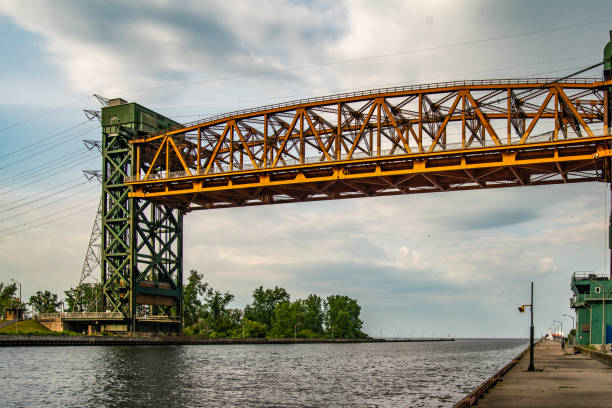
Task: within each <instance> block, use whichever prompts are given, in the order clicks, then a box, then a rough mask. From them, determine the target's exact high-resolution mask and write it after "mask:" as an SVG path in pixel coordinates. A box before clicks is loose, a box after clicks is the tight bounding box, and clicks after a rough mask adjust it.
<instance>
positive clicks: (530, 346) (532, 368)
mask: <svg viewBox="0 0 612 408" xmlns="http://www.w3.org/2000/svg"><path fill="white" fill-rule="evenodd" d="M525 307H529V309H530V311H531V326H529V368H527V371H535V367H534V366H533V282H531V303H530V304H528V305H522V306H519V308H518V309H519V312H521V313H523V312H524V311H525Z"/></svg>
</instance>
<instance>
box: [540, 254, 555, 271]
mask: <svg viewBox="0 0 612 408" xmlns="http://www.w3.org/2000/svg"><path fill="white" fill-rule="evenodd" d="M557 269H558V268H557V265H555V261H553V259H552V258H550V257H545V258H542V259H540V266H539V268H538V270H539V271H540V272H543V273H547V272H554V271H556V270H557Z"/></svg>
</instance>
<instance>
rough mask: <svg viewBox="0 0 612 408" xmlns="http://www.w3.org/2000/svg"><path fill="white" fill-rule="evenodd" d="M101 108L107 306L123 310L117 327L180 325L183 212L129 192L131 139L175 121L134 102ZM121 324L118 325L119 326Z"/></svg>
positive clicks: (115, 102)
mask: <svg viewBox="0 0 612 408" xmlns="http://www.w3.org/2000/svg"><path fill="white" fill-rule="evenodd" d="M110 102H112V104H110V105H109V106H108V107H104V108H103V109H102V211H101V212H102V265H101V269H102V272H101V284H102V292H103V301H104V306H105V310H106V311H107V312H111V313H118V312H119V313H122V315H123V316H124V317H125V321H124V322H123V324H122V325H119V326H114V327H115V330H120V331H121V330H124V331H127V330H131V331H150V330H154V331H160V330H161V331H180V330H181V321H182V320H181V315H182V282H183V277H182V239H183V226H182V217H183V213H182V211H180V210H177V209H174V208H170V207H168V206H165V205H163V204H156V203H152V202H150V201H146V200H140V199H134V198H130V197H128V193H129V186H127V185H126V184H125V183H124V180H125V179H126V177H127V175H129V174H131V171H132V168H131V166H132V162H133V158H132V148H131V146H130V144H129V141H130V140H131V139H134V138H137V137H143V136H145V135H147V134H148V133H151V132H152V131H157V130H159V129H163V128H165V127H168V126H170V125H176V122H173V121H171V120H169V119H167V118H165V117H163V116H161V115H158V114H156V113H155V112H152V111H150V110H148V109H146V108H144V107H142V106H140V105H138V104H134V103H132V104H127V103H125V101H119V100H113V101H110ZM117 327H119V328H117Z"/></svg>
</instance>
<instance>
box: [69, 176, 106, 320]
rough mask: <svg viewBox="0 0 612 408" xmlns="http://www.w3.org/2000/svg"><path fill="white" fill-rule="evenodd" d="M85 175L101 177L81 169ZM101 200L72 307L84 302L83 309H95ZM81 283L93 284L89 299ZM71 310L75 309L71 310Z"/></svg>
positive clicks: (100, 244)
mask: <svg viewBox="0 0 612 408" xmlns="http://www.w3.org/2000/svg"><path fill="white" fill-rule="evenodd" d="M83 173H85V177H87V178H88V180H91V179H93V178H94V177H97V178H98V180H100V179H101V174H100V172H99V171H95V170H86V171H83ZM101 222H102V200H101V199H100V202H99V203H98V211H97V212H96V219H95V221H94V224H93V227H92V229H91V235H90V237H89V244H88V246H87V252H86V253H85V260H84V262H83V269H82V270H81V278H80V279H79V285H78V286H77V292H76V294H75V302H74V307H73V309H74V308H75V307H76V306H77V305H81V304H83V305H84V304H86V305H87V306H86V307H85V310H84V311H90V310H91V309H95V308H96V306H97V303H98V297H99V296H98V295H99V294H98V293H96V292H97V288H96V285H97V284H98V278H97V276H100V261H101V246H102V243H101V238H102V228H101ZM83 285H91V286H93V288H92V289H93V290H92V291H91V295H92V296H91V299H84V298H83V297H84V296H85V293H83ZM72 311H73V312H74V311H75V310H72Z"/></svg>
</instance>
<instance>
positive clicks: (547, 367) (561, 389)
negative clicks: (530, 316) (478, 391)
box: [477, 341, 612, 408]
mask: <svg viewBox="0 0 612 408" xmlns="http://www.w3.org/2000/svg"><path fill="white" fill-rule="evenodd" d="M534 361H535V363H534V366H535V369H536V371H535V372H528V371H527V367H528V366H529V354H526V355H524V356H523V358H521V360H520V361H519V363H518V364H517V365H515V366H514V367H513V368H512V369H511V370H510V371H508V372H507V373H506V374H505V375H504V377H503V381H500V382H498V383H497V385H496V386H495V387H493V388H491V389H489V391H488V392H487V393H486V394H484V396H483V397H482V398H481V399H479V400H478V402H477V406H478V407H481V408H489V407H495V408H503V407H512V408H515V407H539V408H540V407H541V408H544V407H551V408H552V407H554V408H561V407H572V408H576V407H589V408H598V407H602V408H603V407H605V408H610V407H612V365H608V364H605V363H603V362H601V361H598V360H594V359H592V358H590V357H588V356H587V355H585V354H583V353H581V354H574V353H573V347H566V352H563V350H562V349H561V344H560V343H559V342H557V341H543V342H540V343H538V344H537V345H536V347H535V355H534Z"/></svg>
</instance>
